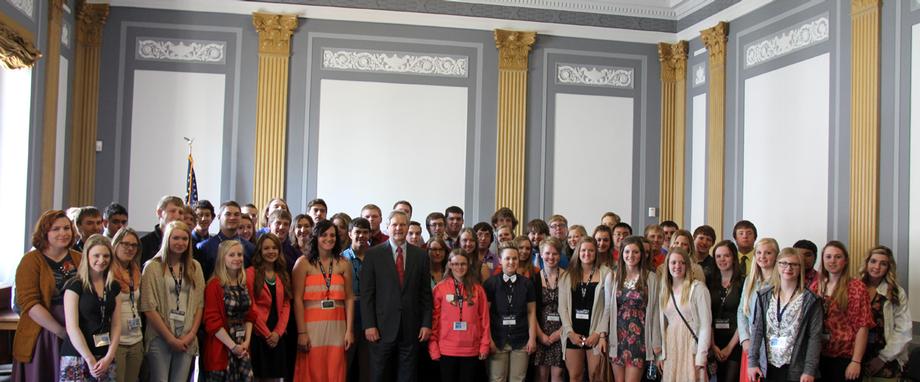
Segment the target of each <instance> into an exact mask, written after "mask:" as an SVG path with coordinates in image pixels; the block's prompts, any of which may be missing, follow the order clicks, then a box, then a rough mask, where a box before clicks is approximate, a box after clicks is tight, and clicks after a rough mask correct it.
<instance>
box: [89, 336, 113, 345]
mask: <svg viewBox="0 0 920 382" xmlns="http://www.w3.org/2000/svg"><path fill="white" fill-rule="evenodd" d="M111 343H112V341H111V340H109V333H100V334H93V345H96V347H100V346H109V344H111Z"/></svg>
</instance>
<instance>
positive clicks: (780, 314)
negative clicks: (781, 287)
mask: <svg viewBox="0 0 920 382" xmlns="http://www.w3.org/2000/svg"><path fill="white" fill-rule="evenodd" d="M782 293H783V291H780V292H779V293H777V294H776V330H777V331H780V329H781V328H782V327H783V315H784V314H786V309H787V308H789V305H791V304H792V300H793V299H794V298H795V293H794V292H793V293H792V296H790V297H789V301H786V306H783V307H782V308H780V306H781V304H780V302H779V295H780V294H782Z"/></svg>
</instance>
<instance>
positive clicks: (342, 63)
mask: <svg viewBox="0 0 920 382" xmlns="http://www.w3.org/2000/svg"><path fill="white" fill-rule="evenodd" d="M323 69H327V70H346V71H357V72H375V73H399V74H417V75H426V76H439V77H459V78H466V77H467V76H468V75H469V73H468V72H469V57H467V56H450V55H437V54H427V53H403V52H391V51H376V50H357V49H344V48H323Z"/></svg>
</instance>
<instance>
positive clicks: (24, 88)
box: [0, 65, 41, 286]
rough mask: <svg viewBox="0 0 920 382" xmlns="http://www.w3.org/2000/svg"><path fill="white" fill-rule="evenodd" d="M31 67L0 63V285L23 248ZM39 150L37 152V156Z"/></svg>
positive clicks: (9, 278)
mask: <svg viewBox="0 0 920 382" xmlns="http://www.w3.org/2000/svg"><path fill="white" fill-rule="evenodd" d="M31 95H32V69H31V68H29V69H16V70H12V69H7V68H6V67H5V66H3V65H0V185H2V187H0V211H3V213H4V214H5V215H6V216H7V218H6V219H0V242H3V243H7V244H8V248H7V253H6V256H0V285H2V286H9V285H12V283H13V279H14V276H15V273H16V266H17V265H18V264H19V259H21V255H22V254H23V253H24V252H23V249H24V248H23V246H22V244H23V238H25V237H26V232H32V227H26V223H25V222H26V203H24V201H25V200H26V197H27V186H28V179H29V178H28V174H29V165H30V163H29V123H30V118H31V117H30V115H29V111H30V110H32V108H31V106H30V104H29V103H30V101H31V99H32V96H31ZM40 155H41V153H39V156H40Z"/></svg>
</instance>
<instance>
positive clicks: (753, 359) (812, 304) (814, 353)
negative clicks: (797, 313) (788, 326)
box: [748, 286, 824, 381]
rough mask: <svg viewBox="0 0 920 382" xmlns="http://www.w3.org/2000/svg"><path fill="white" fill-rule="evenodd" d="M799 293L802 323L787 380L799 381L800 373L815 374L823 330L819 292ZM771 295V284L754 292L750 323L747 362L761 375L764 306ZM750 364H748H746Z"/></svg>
mask: <svg viewBox="0 0 920 382" xmlns="http://www.w3.org/2000/svg"><path fill="white" fill-rule="evenodd" d="M802 293H804V296H802V297H803V298H804V299H805V300H804V301H803V302H802V311H803V314H802V316H801V320H802V322H801V324H800V326H799V333H798V336H796V339H795V346H793V347H792V359H791V360H790V361H789V374H788V380H790V381H798V380H799V378H800V377H801V376H802V374H808V375H811V376H814V377H815V379H817V378H819V377H820V376H819V375H818V360H819V359H820V357H821V332H822V331H823V330H824V307H823V306H822V305H821V304H820V301H819V300H818V296H816V295H815V294H814V293H812V291H810V290H808V289H805V290H804V291H803V292H802ZM772 297H773V287H772V286H768V287H766V288H763V289H761V290H760V291H758V292H757V304H756V305H755V307H754V324H753V325H751V347H750V352H749V353H748V365H751V366H754V365H757V366H759V367H760V371H761V372H763V374H764V376H766V374H767V347H766V344H767V339H766V338H765V336H766V333H767V321H766V318H767V317H766V312H767V307H768V306H770V299H771V298H772ZM749 367H750V366H749Z"/></svg>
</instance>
